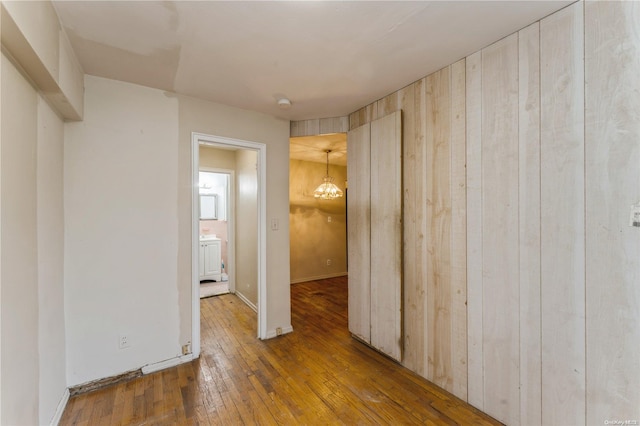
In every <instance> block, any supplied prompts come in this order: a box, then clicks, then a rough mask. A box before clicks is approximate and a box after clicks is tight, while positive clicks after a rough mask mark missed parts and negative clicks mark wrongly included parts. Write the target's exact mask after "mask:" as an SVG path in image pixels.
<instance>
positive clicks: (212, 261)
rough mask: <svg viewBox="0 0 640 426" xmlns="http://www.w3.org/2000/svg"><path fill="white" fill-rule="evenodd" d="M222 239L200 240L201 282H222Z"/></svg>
mask: <svg viewBox="0 0 640 426" xmlns="http://www.w3.org/2000/svg"><path fill="white" fill-rule="evenodd" d="M220 254H221V246H220V238H206V239H203V238H201V239H200V257H199V259H200V261H199V265H200V281H203V280H214V281H218V282H219V281H221V280H222V265H221V263H222V262H221V256H220Z"/></svg>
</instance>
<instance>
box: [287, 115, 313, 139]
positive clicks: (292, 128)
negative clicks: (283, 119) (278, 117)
mask: <svg viewBox="0 0 640 426" xmlns="http://www.w3.org/2000/svg"><path fill="white" fill-rule="evenodd" d="M319 134H320V120H319V119H317V118H314V119H311V120H300V121H292V122H291V123H290V124H289V135H290V137H292V138H293V137H298V136H312V135H319Z"/></svg>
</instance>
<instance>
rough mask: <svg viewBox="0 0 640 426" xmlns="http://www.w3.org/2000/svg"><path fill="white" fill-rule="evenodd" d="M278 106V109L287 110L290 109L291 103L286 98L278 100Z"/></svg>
mask: <svg viewBox="0 0 640 426" xmlns="http://www.w3.org/2000/svg"><path fill="white" fill-rule="evenodd" d="M278 106H279V107H280V109H289V108H291V101H290V100H289V99H287V98H281V99H278Z"/></svg>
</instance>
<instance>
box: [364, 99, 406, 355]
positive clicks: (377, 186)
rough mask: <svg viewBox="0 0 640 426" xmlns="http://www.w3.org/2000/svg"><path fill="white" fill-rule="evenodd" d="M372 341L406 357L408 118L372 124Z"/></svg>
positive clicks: (397, 116)
mask: <svg viewBox="0 0 640 426" xmlns="http://www.w3.org/2000/svg"><path fill="white" fill-rule="evenodd" d="M371 345H372V346H373V347H374V348H376V349H378V350H380V351H381V352H383V353H385V354H387V355H389V356H390V357H392V358H394V359H396V360H398V361H400V360H401V359H402V121H401V112H400V111H396V112H394V113H392V114H389V115H387V116H385V117H382V118H380V119H378V120H375V121H373V122H371Z"/></svg>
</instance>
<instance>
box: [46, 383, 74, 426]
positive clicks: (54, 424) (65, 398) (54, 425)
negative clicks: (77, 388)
mask: <svg viewBox="0 0 640 426" xmlns="http://www.w3.org/2000/svg"><path fill="white" fill-rule="evenodd" d="M69 395H70V394H69V388H65V390H64V393H63V394H62V398H60V402H59V403H58V407H57V408H56V412H55V413H54V414H53V417H52V418H51V423H50V425H51V426H58V424H59V423H60V419H62V414H63V413H64V409H65V408H67V403H68V402H69Z"/></svg>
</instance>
